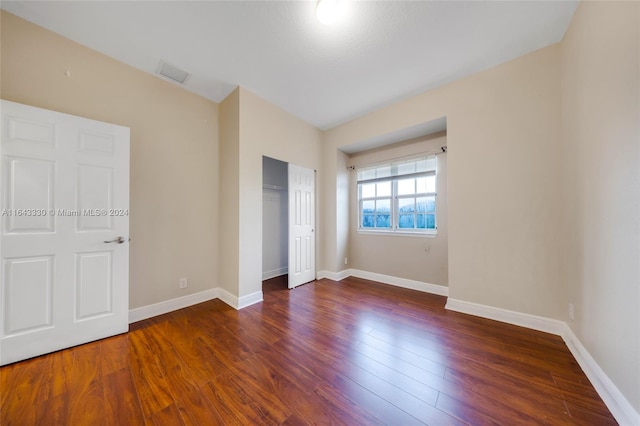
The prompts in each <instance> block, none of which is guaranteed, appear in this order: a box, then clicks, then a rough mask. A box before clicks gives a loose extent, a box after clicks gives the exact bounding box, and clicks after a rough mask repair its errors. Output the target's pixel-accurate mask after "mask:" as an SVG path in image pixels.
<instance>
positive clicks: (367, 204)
mask: <svg viewBox="0 0 640 426" xmlns="http://www.w3.org/2000/svg"><path fill="white" fill-rule="evenodd" d="M375 211H376V202H375V201H373V200H371V201H363V202H362V213H373V212H375Z"/></svg>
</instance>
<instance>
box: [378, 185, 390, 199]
mask: <svg viewBox="0 0 640 426" xmlns="http://www.w3.org/2000/svg"><path fill="white" fill-rule="evenodd" d="M376 187H377V188H378V189H377V190H378V194H377V196H378V197H391V182H381V183H378V184H376Z"/></svg>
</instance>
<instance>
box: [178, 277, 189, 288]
mask: <svg viewBox="0 0 640 426" xmlns="http://www.w3.org/2000/svg"><path fill="white" fill-rule="evenodd" d="M187 286H188V283H187V279H186V278H180V288H187Z"/></svg>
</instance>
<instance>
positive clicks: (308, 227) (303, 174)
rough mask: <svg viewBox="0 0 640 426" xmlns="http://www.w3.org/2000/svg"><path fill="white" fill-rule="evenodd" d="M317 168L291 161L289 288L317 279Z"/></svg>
mask: <svg viewBox="0 0 640 426" xmlns="http://www.w3.org/2000/svg"><path fill="white" fill-rule="evenodd" d="M314 200H315V172H314V171H313V170H311V169H307V168H304V167H300V166H296V165H295V164H289V218H290V219H289V288H294V287H296V286H299V285H300V284H304V283H307V282H309V281H313V280H315V279H316V268H315V206H314Z"/></svg>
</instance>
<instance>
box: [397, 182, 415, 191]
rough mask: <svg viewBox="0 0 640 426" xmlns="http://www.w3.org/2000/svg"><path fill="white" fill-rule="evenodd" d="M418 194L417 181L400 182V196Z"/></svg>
mask: <svg viewBox="0 0 640 426" xmlns="http://www.w3.org/2000/svg"><path fill="white" fill-rule="evenodd" d="M415 193H416V180H415V179H403V180H399V181H398V195H411V194H415Z"/></svg>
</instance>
